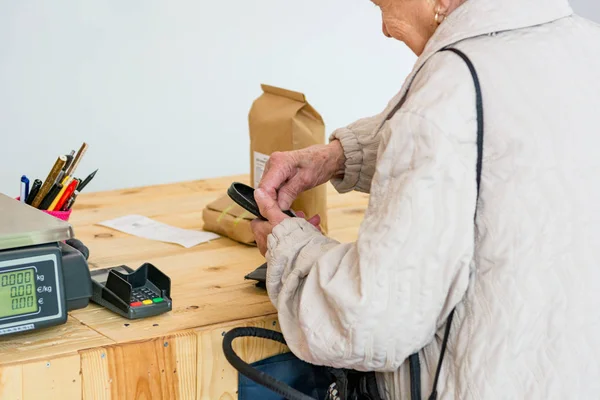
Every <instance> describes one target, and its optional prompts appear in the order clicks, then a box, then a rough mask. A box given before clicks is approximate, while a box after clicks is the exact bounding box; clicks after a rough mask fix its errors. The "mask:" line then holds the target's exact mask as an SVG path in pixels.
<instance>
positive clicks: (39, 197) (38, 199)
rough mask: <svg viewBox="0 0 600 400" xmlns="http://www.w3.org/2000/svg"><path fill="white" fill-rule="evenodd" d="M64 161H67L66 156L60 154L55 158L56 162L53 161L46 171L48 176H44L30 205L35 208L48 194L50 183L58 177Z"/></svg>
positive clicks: (50, 187) (52, 183)
mask: <svg viewBox="0 0 600 400" xmlns="http://www.w3.org/2000/svg"><path fill="white" fill-rule="evenodd" d="M66 162H67V157H65V156H60V157H58V158H57V159H56V162H55V163H54V166H53V167H52V169H51V170H50V173H48V176H47V177H46V180H45V181H44V183H43V184H42V187H41V188H40V190H39V191H38V193H37V194H36V196H35V198H34V199H33V200H32V202H31V205H32V206H34V207H35V208H38V207H39V205H40V204H41V203H42V200H44V199H45V198H46V196H47V195H48V192H50V189H52V185H54V182H56V178H57V177H58V174H59V173H60V170H61V169H63V167H64V166H65V163H66Z"/></svg>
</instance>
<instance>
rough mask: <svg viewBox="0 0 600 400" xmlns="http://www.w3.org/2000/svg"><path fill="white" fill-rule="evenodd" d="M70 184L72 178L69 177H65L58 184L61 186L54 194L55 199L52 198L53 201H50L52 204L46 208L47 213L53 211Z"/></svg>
mask: <svg viewBox="0 0 600 400" xmlns="http://www.w3.org/2000/svg"><path fill="white" fill-rule="evenodd" d="M71 182H73V178H71V177H70V176H66V177H65V179H63V181H62V182H60V184H61V185H62V188H61V189H60V191H59V192H58V193H57V194H56V197H54V199H52V202H51V203H50V205H49V206H48V211H55V207H56V206H57V205H58V202H59V201H60V199H61V197H62V196H63V194H64V193H65V191H66V190H67V188H68V187H69V185H70V184H71ZM56 211H58V210H56Z"/></svg>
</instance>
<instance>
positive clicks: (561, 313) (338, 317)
mask: <svg viewBox="0 0 600 400" xmlns="http://www.w3.org/2000/svg"><path fill="white" fill-rule="evenodd" d="M447 45H453V46H454V47H456V48H458V49H460V50H462V51H463V52H464V53H466V54H467V55H468V56H469V57H470V58H471V60H472V61H473V63H474V65H475V67H476V69H477V72H478V74H479V77H480V80H481V85H482V89H483V103H484V113H485V145H484V148H485V149H484V159H483V177H482V187H481V198H480V202H479V209H478V215H477V219H476V224H475V223H474V221H473V216H474V213H475V202H476V179H475V175H476V174H475V171H476V168H475V165H476V155H477V148H476V144H475V142H476V113H475V92H474V86H473V81H472V79H471V75H470V73H469V71H468V68H467V66H466V64H465V63H464V62H463V61H462V60H461V59H460V58H459V57H458V56H457V55H455V54H452V53H449V52H444V53H439V52H438V50H440V49H441V48H442V47H445V46H447ZM424 63H425V66H424V67H423V68H422V69H421V71H420V72H419V73H418V74H416V77H415V80H414V82H413V84H412V86H411V88H410V91H409V95H408V98H407V101H406V103H405V104H404V105H403V106H402V107H401V109H400V110H399V111H398V112H397V113H396V114H395V115H394V117H393V118H392V119H391V120H390V121H388V122H386V123H385V124H384V126H383V128H382V129H377V128H378V127H379V125H380V124H381V123H382V121H383V119H384V118H385V116H386V115H387V114H388V112H389V111H390V110H391V109H392V108H393V107H394V106H395V105H396V104H397V103H398V101H399V99H400V98H401V97H402V95H403V94H404V92H405V91H406V89H407V84H405V87H404V88H402V90H401V91H400V92H399V93H398V95H397V96H396V97H395V98H394V99H392V101H391V102H390V103H389V106H388V107H387V109H386V110H384V111H383V112H382V114H380V115H377V116H374V117H372V118H366V119H364V120H360V121H357V122H356V123H354V124H352V125H351V126H349V127H347V128H343V129H339V130H337V131H335V132H334V133H333V135H332V136H333V137H336V138H338V139H340V140H341V142H342V145H343V147H344V151H345V153H346V157H347V163H346V171H345V176H344V178H343V180H340V181H334V182H333V184H334V185H335V186H336V188H337V189H338V190H339V191H340V192H346V191H350V190H359V191H364V192H369V193H370V201H369V206H368V209H367V211H366V215H365V218H364V221H363V223H362V224H361V227H360V233H359V236H358V240H357V241H356V242H354V243H343V244H342V243H338V242H336V241H334V240H332V239H330V238H327V237H324V236H322V235H321V234H320V233H319V232H317V230H316V229H314V228H313V227H312V226H310V224H308V223H307V222H306V221H304V220H301V219H297V218H294V219H287V220H285V221H284V222H282V223H281V224H280V225H278V226H277V227H275V229H274V231H273V234H272V235H270V236H269V241H268V244H269V249H268V253H267V259H268V263H269V269H268V277H267V285H268V292H269V296H270V298H271V300H272V302H273V304H274V305H275V307H276V308H277V310H278V314H279V319H280V323H281V329H282V331H283V333H284V335H285V338H286V340H287V342H288V344H289V347H290V348H291V350H292V351H293V352H294V353H295V354H296V355H297V356H298V357H300V358H302V359H304V360H306V361H308V362H311V363H314V364H320V365H329V366H335V367H344V368H354V369H357V370H371V371H377V372H381V374H379V384H380V388H381V390H382V391H384V392H385V396H386V398H388V399H408V398H409V381H408V374H409V372H408V366H407V364H406V359H407V357H408V356H409V355H410V354H412V353H414V352H416V351H419V352H420V358H421V370H422V378H421V382H422V386H423V396H424V397H426V396H428V395H429V393H430V390H431V385H432V379H433V375H434V373H435V368H436V366H437V360H438V356H439V349H440V344H441V339H442V335H443V329H444V327H445V322H446V318H447V317H448V314H449V312H450V311H451V310H452V309H453V308H454V307H456V316H455V319H454V321H453V324H452V330H451V335H450V341H449V344H448V352H447V354H446V359H445V360H444V364H443V368H442V374H441V379H440V384H439V390H440V398H441V399H561V400H564V399H599V398H600V27H598V26H596V25H594V24H593V23H591V22H589V21H587V20H585V19H583V18H581V17H578V16H575V15H573V14H572V11H571V9H570V7H569V4H568V2H567V1H566V0H467V2H466V3H465V4H464V5H463V6H461V7H460V8H459V9H457V10H456V11H455V12H454V13H452V14H451V15H450V16H449V17H448V19H447V20H446V21H445V22H444V23H443V24H442V25H441V26H440V27H439V29H438V31H437V32H436V34H435V36H434V37H433V38H432V39H431V40H430V42H429V43H428V46H427V48H426V50H425V52H424V54H422V55H421V56H420V57H419V59H418V61H417V64H416V65H415V68H414V71H417V70H418V69H419V67H420V66H421V65H423V64H424ZM413 75H414V72H413V74H411V76H409V77H408V79H407V82H409V81H410V80H411V79H412V77H413Z"/></svg>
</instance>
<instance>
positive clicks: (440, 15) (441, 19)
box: [434, 7, 446, 25]
mask: <svg viewBox="0 0 600 400" xmlns="http://www.w3.org/2000/svg"><path fill="white" fill-rule="evenodd" d="M434 18H435V22H436V24H438V25H440V24H441V23H442V22H444V20H445V19H446V14H444V13H442V9H441V8H440V7H436V10H435V17H434Z"/></svg>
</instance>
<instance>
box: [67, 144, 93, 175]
mask: <svg viewBox="0 0 600 400" xmlns="http://www.w3.org/2000/svg"><path fill="white" fill-rule="evenodd" d="M87 148H88V145H87V143H85V142H84V143H83V144H82V145H81V148H80V149H79V151H78V152H77V155H75V158H74V159H73V162H72V163H71V165H70V166H69V168H67V172H66V173H65V176H66V175H69V176H73V173H74V172H75V169H76V168H77V166H78V165H79V162H80V161H81V158H82V157H83V155H84V154H85V151H86V150H87Z"/></svg>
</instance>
